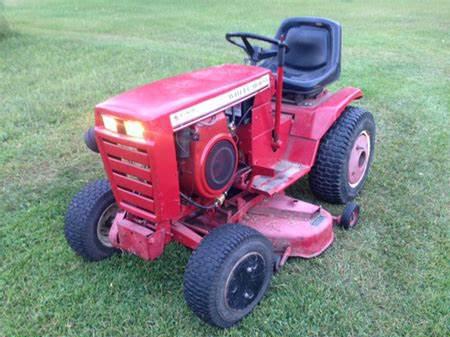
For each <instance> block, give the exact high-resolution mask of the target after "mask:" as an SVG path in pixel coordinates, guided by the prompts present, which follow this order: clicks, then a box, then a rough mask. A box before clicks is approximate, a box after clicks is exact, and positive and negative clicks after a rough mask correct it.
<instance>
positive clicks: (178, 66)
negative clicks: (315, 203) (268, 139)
mask: <svg viewBox="0 0 450 337" xmlns="http://www.w3.org/2000/svg"><path fill="white" fill-rule="evenodd" d="M0 11H1V12H0V117H1V123H0V143H1V148H0V191H1V192H0V193H1V195H0V200H1V201H0V261H1V262H0V336H8V337H9V336H47V335H48V336H90V335H92V336H113V335H115V336H195V337H198V336H328V337H329V336H358V337H363V336H380V337H381V336H386V337H393V336H414V337H418V336H427V337H431V336H448V335H449V334H450V315H449V310H450V259H449V254H450V235H449V234H450V227H449V223H450V216H449V208H450V196H449V186H450V178H449V172H450V159H449V157H450V139H449V128H450V122H449V110H450V4H449V3H448V1H436V0H434V1H428V2H421V1H395V2H394V1H387V0H386V1H382V2H381V1H377V2H376V3H375V2H374V3H369V2H365V1H351V0H348V1H335V2H332V3H328V2H327V1H314V2H312V1H277V2H274V1H264V2H258V3H257V4H256V3H255V4H253V2H252V1H247V2H242V1H235V0H229V1H224V2H214V3H209V2H206V1H186V2H183V1H178V2H175V1H173V2H172V3H171V2H170V1H152V2H150V1H132V2H128V1H120V2H118V1H116V2H111V1H106V0H104V1H99V0H96V1H67V0H65V1H39V2H37V1H36V2H34V1H12V0H8V1H6V2H5V3H4V4H3V5H0ZM295 15H318V16H326V17H331V18H334V19H336V20H338V21H340V22H342V23H343V25H344V49H343V74H342V78H341V80H340V81H339V82H338V83H337V84H335V85H334V86H333V87H343V86H346V85H352V86H357V87H361V88H362V89H363V90H364V92H365V94H366V97H365V99H364V100H363V101H362V102H361V104H362V105H363V106H364V107H366V108H368V109H369V110H371V111H372V112H373V114H374V116H375V119H376V122H377V126H378V137H377V145H376V146H377V149H376V158H375V161H374V166H373V170H372V172H371V176H370V179H369V180H368V183H367V185H366V188H365V190H364V192H363V193H362V194H361V196H359V197H358V202H359V203H360V204H361V206H362V209H363V215H362V219H361V224H360V227H359V228H358V229H357V230H355V231H352V232H344V231H341V230H339V229H338V230H337V231H336V232H337V238H336V241H335V244H334V245H333V246H332V247H331V248H330V249H329V250H328V251H327V252H326V253H325V254H324V255H322V256H321V257H319V258H316V259H313V260H302V259H291V260H290V261H289V263H288V264H287V265H286V266H285V268H284V269H283V270H282V272H281V273H280V274H278V275H276V276H275V277H274V279H273V283H272V286H271V289H270V291H269V293H268V295H267V297H266V298H265V299H264V300H263V302H262V303H261V305H259V306H258V308H257V309H256V310H255V312H254V313H253V314H252V315H251V316H249V317H248V318H246V319H245V320H244V321H243V322H242V323H241V324H240V325H239V326H238V327H236V328H233V329H231V330H227V331H222V330H217V329H214V328H211V327H209V326H206V325H205V324H203V323H202V322H200V321H199V320H198V319H197V318H196V317H194V316H193V314H191V312H190V311H189V310H188V308H187V306H186V305H185V303H184V300H183V295H182V278H183V271H184V266H185V264H186V262H187V260H188V258H189V254H190V252H189V251H188V250H187V249H185V248H183V247H181V246H179V245H175V244H173V245H170V246H169V248H168V249H167V251H166V252H165V254H164V255H163V256H162V258H160V259H159V260H158V261H156V262H151V263H146V262H144V261H141V260H139V259H138V258H137V257H134V256H127V255H124V256H116V257H114V258H112V259H110V260H108V261H105V262H102V263H92V264H89V263H85V262H83V261H82V260H81V259H80V258H78V257H77V256H75V255H74V254H73V252H72V251H71V250H70V249H69V247H68V246H67V244H66V242H65V239H64V236H63V219H64V213H65V210H66V206H67V204H68V203H69V201H70V199H71V197H72V196H73V195H74V194H75V193H76V192H77V191H78V190H79V189H80V188H81V187H82V186H83V185H84V184H85V183H86V182H87V181H90V180H93V179H96V178H98V177H101V176H102V175H103V173H102V167H101V163H100V160H99V158H98V157H97V156H96V155H94V154H92V153H89V151H87V150H86V148H85V146H84V144H83V142H82V139H81V135H82V132H83V131H84V130H85V129H86V128H87V127H88V126H89V125H91V124H92V123H93V113H92V111H93V106H94V105H95V104H96V103H98V102H101V101H102V100H105V99H106V98H108V97H109V96H111V95H114V94H117V93H119V92H121V91H123V90H125V89H129V88H132V87H134V86H137V85H139V84H142V83H145V82H150V81H152V80H156V79H159V78H163V77H166V76H169V75H174V74H177V73H181V72H184V71H189V70H191V69H198V68H201V67H205V66H210V65H215V64H220V63H226V62H235V63H238V62H240V61H241V59H242V54H240V53H239V51H238V50H237V49H236V48H234V47H232V46H230V45H227V43H226V42H225V40H224V34H225V32H227V31H233V30H247V31H253V32H257V33H261V34H268V35H272V34H273V33H274V31H275V29H276V27H277V26H278V24H279V22H280V21H281V20H282V19H283V18H284V17H287V16H295ZM292 193H293V194H295V195H304V196H305V198H306V199H308V200H314V198H313V197H312V196H311V194H310V191H309V189H308V187H307V184H306V183H304V182H303V183H300V184H298V185H297V186H296V187H295V188H293V189H292ZM325 206H326V207H330V209H331V210H333V211H335V212H338V211H339V210H340V208H339V207H336V206H331V205H325Z"/></svg>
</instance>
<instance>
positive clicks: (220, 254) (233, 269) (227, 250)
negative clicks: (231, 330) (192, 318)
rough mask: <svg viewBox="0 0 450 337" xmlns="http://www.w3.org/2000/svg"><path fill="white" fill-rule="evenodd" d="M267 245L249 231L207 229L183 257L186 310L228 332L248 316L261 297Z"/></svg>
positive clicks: (269, 262) (269, 263)
mask: <svg viewBox="0 0 450 337" xmlns="http://www.w3.org/2000/svg"><path fill="white" fill-rule="evenodd" d="M273 263H274V261H273V251H272V245H271V243H270V242H269V240H268V239H267V238H265V237H264V236H263V235H262V234H260V233H259V232H257V231H255V230H254V229H252V228H250V227H247V226H243V225H238V224H228V225H224V226H221V227H219V228H217V229H215V230H213V231H212V232H211V233H210V234H208V235H207V236H206V237H205V238H204V239H203V240H202V242H201V244H200V245H199V247H198V248H197V249H196V250H195V251H194V252H193V254H192V256H191V258H190V259H189V262H188V265H187V267H186V272H185V274H184V296H185V299H186V302H187V304H188V306H189V307H190V308H191V309H192V311H193V312H194V313H195V314H196V315H197V316H198V317H200V318H201V319H202V320H203V321H205V322H207V323H209V324H211V325H214V326H217V327H220V328H228V327H230V326H232V325H234V324H236V323H237V322H239V321H240V320H241V319H242V318H244V317H245V316H246V315H248V314H249V313H250V312H251V311H252V310H253V309H254V308H255V306H256V305H257V304H258V303H259V301H260V300H261V299H262V297H263V296H264V294H265V293H266V291H267V289H268V287H269V284H270V280H271V277H272V270H273Z"/></svg>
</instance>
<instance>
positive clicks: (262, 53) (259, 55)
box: [225, 32, 289, 64]
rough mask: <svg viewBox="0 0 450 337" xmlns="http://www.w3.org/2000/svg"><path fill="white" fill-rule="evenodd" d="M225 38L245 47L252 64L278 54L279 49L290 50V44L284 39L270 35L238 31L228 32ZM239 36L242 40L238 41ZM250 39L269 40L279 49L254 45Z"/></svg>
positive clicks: (268, 41)
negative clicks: (268, 48)
mask: <svg viewBox="0 0 450 337" xmlns="http://www.w3.org/2000/svg"><path fill="white" fill-rule="evenodd" d="M225 38H226V39H227V41H228V42H230V43H232V44H234V45H235V46H238V47H239V48H241V49H243V50H244V51H245V53H246V54H247V55H248V56H249V57H250V61H251V63H252V64H256V63H258V62H259V61H261V60H264V59H267V58H271V57H274V56H277V55H278V54H279V51H281V49H285V50H284V51H285V52H288V51H289V49H288V46H287V45H286V43H284V42H283V41H280V40H276V39H272V38H270V37H267V36H263V35H258V34H253V33H243V32H236V33H227V34H226V35H225ZM238 38H239V39H240V40H241V41H239V40H238V41H236V40H237V39H238ZM248 40H256V41H263V42H267V43H270V44H273V45H274V46H276V47H277V49H270V50H265V49H263V48H261V47H259V46H254V45H253V44H251V43H250V42H249V41H248Z"/></svg>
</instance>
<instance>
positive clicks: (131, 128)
mask: <svg viewBox="0 0 450 337" xmlns="http://www.w3.org/2000/svg"><path fill="white" fill-rule="evenodd" d="M123 125H124V127H125V132H126V134H127V135H128V136H131V137H136V138H144V126H143V125H142V123H141V122H136V121H124V122H123Z"/></svg>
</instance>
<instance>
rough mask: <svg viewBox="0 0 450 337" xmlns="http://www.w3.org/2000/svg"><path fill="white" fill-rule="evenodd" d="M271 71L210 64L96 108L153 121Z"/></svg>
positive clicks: (128, 92)
mask: <svg viewBox="0 0 450 337" xmlns="http://www.w3.org/2000/svg"><path fill="white" fill-rule="evenodd" d="M268 73H270V71H269V70H267V69H265V68H261V67H256V66H247V65H235V64H227V65H221V66H215V67H209V68H205V69H201V70H198V71H194V72H190V73H186V74H182V75H178V76H175V77H170V78H166V79H162V80H159V81H156V82H152V83H149V84H145V85H143V86H141V87H138V88H135V89H132V90H129V91H126V92H124V93H122V94H120V95H117V96H114V97H111V98H110V99H108V100H106V101H105V102H103V103H100V104H98V105H97V106H96V110H97V111H98V112H108V113H112V114H114V115H117V116H120V117H122V118H129V119H134V120H140V121H144V122H149V121H153V120H156V119H159V118H161V117H163V116H169V115H170V114H172V113H175V112H178V111H180V110H183V109H186V108H189V107H191V106H193V105H195V104H198V103H201V102H204V101H206V100H209V99H211V98H214V97H216V96H219V95H221V94H226V93H228V92H230V91H232V90H233V89H236V88H238V87H240V86H243V85H245V84H247V83H249V82H251V81H254V80H257V79H259V78H261V77H262V76H264V75H266V74H268Z"/></svg>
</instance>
